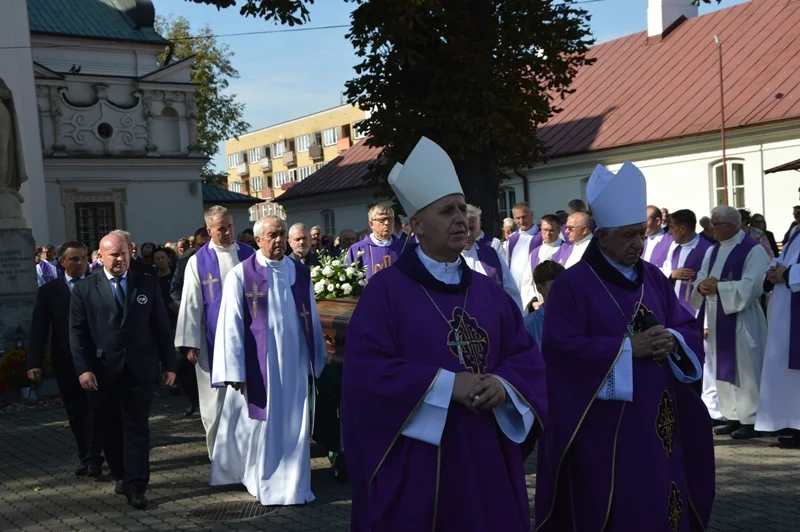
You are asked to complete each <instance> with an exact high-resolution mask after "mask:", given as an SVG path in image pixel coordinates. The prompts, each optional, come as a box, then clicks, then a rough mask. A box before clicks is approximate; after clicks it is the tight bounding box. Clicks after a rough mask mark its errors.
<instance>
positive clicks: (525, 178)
mask: <svg viewBox="0 0 800 532" xmlns="http://www.w3.org/2000/svg"><path fill="white" fill-rule="evenodd" d="M514 173H515V174H517V176H518V177H519V178H520V179H522V200H523V201H524V202H525V203H527V204H529V205H530V199H529V198H528V194H529V192H528V176H526V175H525V174H523V173H522V172H520V171H519V170H514Z"/></svg>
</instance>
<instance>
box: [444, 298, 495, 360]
mask: <svg viewBox="0 0 800 532" xmlns="http://www.w3.org/2000/svg"><path fill="white" fill-rule="evenodd" d="M448 324H449V325H450V331H449V332H448V333H447V347H449V348H450V352H451V353H452V354H453V356H454V357H456V358H458V360H459V362H461V364H462V365H463V366H464V367H465V368H466V369H467V371H470V372H472V373H474V374H476V375H480V374H484V373H486V358H487V357H488V355H489V335H488V334H487V333H486V330H485V329H484V328H483V327H481V326H480V324H478V320H477V319H475V318H473V317H472V316H470V315H469V313H468V312H467V311H466V310H464V309H463V308H461V307H455V308H454V309H453V317H452V319H451V320H448Z"/></svg>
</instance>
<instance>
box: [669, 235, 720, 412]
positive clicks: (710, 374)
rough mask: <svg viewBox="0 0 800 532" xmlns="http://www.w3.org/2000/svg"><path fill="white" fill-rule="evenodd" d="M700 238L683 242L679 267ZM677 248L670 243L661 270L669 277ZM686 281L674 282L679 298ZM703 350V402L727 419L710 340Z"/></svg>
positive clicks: (706, 315)
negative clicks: (722, 405) (723, 408)
mask: <svg viewBox="0 0 800 532" xmlns="http://www.w3.org/2000/svg"><path fill="white" fill-rule="evenodd" d="M700 238H701V237H700V235H695V237H694V238H693V239H691V240H690V241H689V242H688V243H687V244H681V250H680V256H679V257H678V268H683V266H684V264H686V259H687V258H688V257H689V254H690V253H692V252H693V251H694V249H695V248H696V247H697V244H699V243H700ZM676 249H678V243H677V242H673V243H672V244H670V245H669V252H668V253H667V259H666V260H665V261H664V264H662V265H661V271H662V272H663V273H664V275H666V276H667V278H670V277H671V276H672V257H673V256H674V254H675V250H676ZM685 282H687V281H681V280H676V281H675V283H674V286H675V295H676V296H678V298H680V297H681V287H682V286H683V283H685ZM699 313H700V311H699V310H697V309H695V314H694V315H695V317H697V315H698V314H699ZM704 322H705V324H704V328H705V329H708V313H706V314H704ZM703 350H704V351H705V354H706V360H705V362H704V363H703V394H702V399H703V403H705V405H706V408H707V409H708V414H709V415H710V416H711V419H717V420H723V419H725V416H723V415H722V413H721V412H720V410H719V397H718V396H717V377H716V371H717V370H716V367H715V366H714V358H713V357H712V356H711V346H710V345H709V343H708V340H703Z"/></svg>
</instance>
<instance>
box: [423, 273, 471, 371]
mask: <svg viewBox="0 0 800 532" xmlns="http://www.w3.org/2000/svg"><path fill="white" fill-rule="evenodd" d="M420 288H422V291H423V292H425V295H426V296H428V299H430V300H431V303H433V306H434V308H435V309H436V311H437V312H438V313H439V315H440V316H441V317H442V319H443V320H444V321H445V323H447V325H448V326H449V327H450V330H451V331H453V334H454V336H455V338H456V339H455V341H451V342H447V346H448V347H455V348H456V352H457V353H458V360H459V362H461V365H462V366H464V367H466V364H465V362H464V351H463V348H464V347H467V346H469V345H470V342H469V341H468V340H462V339H461V332H460V331H461V328H462V327H463V326H464V313H465V312H467V297H469V288H467V292H466V293H465V294H464V304H463V306H462V307H461V320H460V321H459V323H458V327H453V325H452V323H451V322H450V320H448V319H447V316H445V315H444V313H443V312H442V309H440V308H439V305H437V304H436V301H434V300H433V298H432V297H431V295H430V294H429V293H428V291H427V290H425V287H424V286H422V287H420ZM448 336H449V335H448Z"/></svg>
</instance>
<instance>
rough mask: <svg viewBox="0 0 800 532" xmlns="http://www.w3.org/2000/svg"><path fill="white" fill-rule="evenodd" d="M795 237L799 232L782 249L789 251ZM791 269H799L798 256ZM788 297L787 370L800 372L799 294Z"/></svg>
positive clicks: (794, 293)
mask: <svg viewBox="0 0 800 532" xmlns="http://www.w3.org/2000/svg"><path fill="white" fill-rule="evenodd" d="M797 235H800V230H797V231H795V232H794V234H793V235H792V236H791V238H789V241H788V242H787V243H786V245H785V246H784V247H783V249H784V250H787V249H789V247H790V246H791V245H792V242H794V241H795V240H796V239H797ZM784 266H786V265H784ZM787 267H788V266H787ZM792 267H794V268H800V255H799V256H798V257H797V264H795V265H792ZM790 297H791V298H792V302H791V306H790V307H789V313H790V314H791V315H792V317H791V319H790V321H789V325H790V327H789V369H799V370H800V292H792V295H791V296H790Z"/></svg>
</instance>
